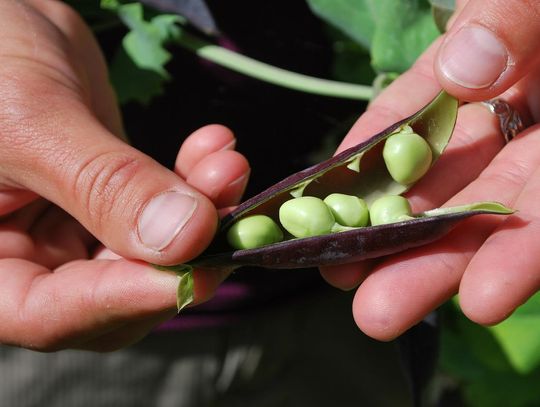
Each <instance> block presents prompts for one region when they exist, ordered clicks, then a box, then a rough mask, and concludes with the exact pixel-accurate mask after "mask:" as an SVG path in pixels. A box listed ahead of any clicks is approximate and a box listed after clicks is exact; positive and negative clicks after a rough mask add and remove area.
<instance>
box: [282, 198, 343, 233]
mask: <svg viewBox="0 0 540 407" xmlns="http://www.w3.org/2000/svg"><path fill="white" fill-rule="evenodd" d="M279 221H280V222H281V224H282V225H283V227H284V228H285V229H286V230H287V231H288V232H289V233H290V234H291V235H293V236H294V237H310V236H318V235H324V234H327V233H330V232H331V231H332V226H334V224H335V223H336V221H335V219H334V216H333V215H332V212H331V211H330V208H329V207H328V206H326V204H325V203H324V202H323V200H322V199H320V198H316V197H313V196H302V197H299V198H294V199H291V200H289V201H287V202H285V203H284V204H283V205H281V207H280V208H279Z"/></svg>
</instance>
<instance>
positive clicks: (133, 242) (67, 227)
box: [0, 0, 249, 350]
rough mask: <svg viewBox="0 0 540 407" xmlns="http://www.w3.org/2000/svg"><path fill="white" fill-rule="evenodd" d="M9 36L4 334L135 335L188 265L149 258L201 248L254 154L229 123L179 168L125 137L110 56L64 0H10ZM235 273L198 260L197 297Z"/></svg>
mask: <svg viewBox="0 0 540 407" xmlns="http://www.w3.org/2000/svg"><path fill="white" fill-rule="evenodd" d="M0 37H1V38H2V42H1V43H0V96H1V97H0V163H1V164H0V298H1V300H0V302H1V304H2V313H1V316H0V342H1V343H5V344H12V345H17V346H23V347H27V348H32V349H39V350H55V349H61V348H67V347H71V348H84V349H97V350H110V349H115V348H118V347H122V346H125V345H127V344H129V343H132V342H134V341H136V340H138V339H140V338H141V337H142V336H144V335H145V334H146V333H148V332H149V331H150V330H151V329H152V327H153V326H155V325H156V324H157V323H159V322H160V321H163V320H165V319H167V318H170V317H171V316H172V315H174V313H175V312H176V311H175V309H176V295H175V294H176V286H177V284H178V277H177V276H176V275H174V274H173V273H169V272H162V271H157V270H155V269H154V268H153V267H151V266H150V265H148V264H147V262H149V263H157V264H162V265H170V264H176V263H181V262H184V261H186V260H189V259H191V258H193V257H195V256H196V255H197V254H199V253H200V252H201V251H202V250H203V249H204V248H205V247H206V246H207V245H208V243H209V242H210V241H211V239H212V237H213V235H214V232H215V229H216V226H217V222H218V219H217V213H216V207H217V208H221V207H226V206H229V205H234V204H236V203H237V202H238V200H239V199H240V196H241V194H242V190H243V188H244V186H245V183H246V181H247V174H248V172H249V168H248V164H247V162H246V160H245V159H244V158H243V157H242V156H241V155H240V154H238V153H236V152H234V151H232V149H233V148H234V137H233V135H232V134H231V132H230V131H229V130H227V129H225V128H223V127H221V126H208V127H204V128H202V129H200V130H198V131H197V132H195V133H194V134H193V135H192V136H191V137H190V138H189V139H188V140H187V141H186V142H185V143H184V145H183V146H182V148H181V151H180V152H179V154H178V161H177V166H176V168H175V171H174V172H173V171H169V170H167V169H166V168H163V167H162V166H161V165H159V164H158V163H157V162H155V161H153V160H152V159H151V158H149V157H147V156H145V155H144V154H143V153H141V152H139V151H137V150H136V149H134V148H132V147H130V146H129V145H128V144H126V143H125V142H123V141H122V140H121V139H120V138H119V137H117V136H120V135H121V134H122V126H121V120H120V115H119V112H118V108H117V106H116V103H115V99H114V96H113V92H112V90H111V88H110V86H109V84H108V81H107V72H106V65H105V62H104V60H103V57H102V55H101V53H100V51H99V49H98V46H97V44H96V43H95V41H94V39H93V37H92V35H91V33H90V31H89V29H88V28H87V27H86V26H85V25H84V23H83V22H82V20H81V19H80V18H79V17H78V16H77V14H76V13H75V12H73V11H72V10H71V9H70V8H68V7H67V6H66V5H65V4H63V3H62V2H59V1H53V0H46V1H44V0H36V1H19V0H8V1H3V2H0ZM216 174H220V177H216ZM224 174H225V176H224ZM207 197H209V198H210V199H208V198H207ZM94 236H95V237H96V238H97V239H98V240H99V241H100V242H101V243H102V244H103V246H102V247H99V246H98V243H97V240H96V238H94ZM114 253H116V254H114ZM120 256H122V257H120ZM129 259H138V260H129ZM224 277H225V276H224V275H223V273H218V272H214V273H212V272H204V273H203V272H197V271H196V272H195V275H194V286H195V288H194V291H195V293H194V296H195V302H201V301H204V300H205V299H207V298H208V297H210V296H211V294H212V292H213V290H214V289H215V288H216V287H217V285H218V284H219V283H220V282H221V280H222V279H223V278H224Z"/></svg>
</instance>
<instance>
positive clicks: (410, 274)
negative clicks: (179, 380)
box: [321, 1, 540, 340]
mask: <svg viewBox="0 0 540 407" xmlns="http://www.w3.org/2000/svg"><path fill="white" fill-rule="evenodd" d="M525 4H526V5H527V7H525ZM460 6H461V9H460V10H461V12H459V13H458V14H457V17H455V18H454V19H453V25H452V26H451V27H450V29H449V32H448V34H447V35H445V36H444V37H443V38H442V39H439V40H438V41H436V42H435V43H434V44H433V45H432V46H431V47H430V49H429V50H427V51H426V52H425V53H424V55H422V57H421V58H420V59H419V60H418V61H417V63H416V64H415V65H414V66H413V67H412V68H411V70H410V71H408V72H407V73H405V74H404V75H402V76H401V77H400V78H398V79H397V80H396V81H395V82H394V83H393V84H392V85H390V86H389V87H388V88H387V89H386V90H385V91H384V92H383V93H382V94H381V95H380V97H378V98H377V100H376V101H374V102H373V103H372V105H371V106H370V108H369V109H368V111H367V112H366V113H365V114H364V115H362V117H361V118H360V119H359V120H358V121H357V123H356V124H355V126H354V127H353V129H352V130H351V131H350V133H349V134H348V136H347V137H346V139H345V140H344V142H343V144H342V145H341V147H340V149H344V148H346V147H347V146H351V145H354V144H356V143H358V142H359V141H361V140H364V139H366V138H367V137H368V136H370V135H372V134H374V133H376V132H377V131H380V130H382V129H384V128H385V127H387V126H388V125H390V124H392V123H394V122H396V121H398V120H399V119H401V118H403V117H406V116H408V115H409V114H411V113H413V112H415V111H416V110H418V109H419V108H420V107H421V106H422V105H424V104H425V103H426V102H428V101H429V100H430V99H431V98H432V97H433V96H435V94H436V93H437V92H438V90H439V89H440V83H441V84H442V85H443V86H444V87H445V89H446V90H448V91H449V92H450V93H452V94H454V95H456V96H458V97H460V98H462V99H464V100H469V101H479V100H485V99H489V98H492V97H495V96H499V95H500V96H499V97H501V98H502V99H504V100H506V101H507V102H509V103H510V105H511V106H513V107H515V108H516V109H517V110H518V111H519V112H520V114H521V116H522V117H523V118H524V120H525V122H526V123H527V124H529V125H530V127H529V128H528V129H527V130H525V131H523V132H522V133H521V134H519V135H518V137H516V138H515V139H514V140H513V141H511V142H510V143H509V144H507V145H506V146H505V145H504V139H503V136H502V135H501V131H500V128H499V124H498V121H497V119H496V117H495V116H494V115H493V114H491V113H490V112H489V111H488V109H487V108H486V107H484V106H482V105H480V104H465V105H463V106H461V107H460V109H459V115H458V121H457V125H456V129H455V132H454V136H453V138H452V141H451V143H450V145H449V146H448V149H447V151H446V152H445V154H444V155H443V156H442V157H441V159H440V160H439V161H438V162H437V163H436V165H435V166H434V167H433V169H432V170H431V171H430V172H429V173H428V174H427V175H426V177H425V178H424V179H422V180H421V181H420V182H419V183H418V184H417V185H415V187H414V188H412V189H411V191H410V192H409V193H408V194H407V197H408V198H409V199H410V200H411V203H412V206H413V209H414V210H415V211H422V210H426V209H429V208H434V207H438V206H442V205H443V204H444V205H445V206H446V205H458V204H464V203H467V202H472V201H481V200H497V201H500V202H502V203H504V204H505V205H508V206H509V207H512V208H515V209H516V210H517V213H516V214H514V215H512V216H510V217H507V218H506V219H500V218H494V217H483V218H476V219H470V220H467V221H465V222H463V223H462V224H460V225H459V226H458V227H457V228H456V229H454V231H452V232H451V233H450V234H449V235H448V236H446V237H445V238H443V239H441V240H439V241H438V242H435V243H433V244H430V245H428V246H424V247H420V248H417V249H413V250H409V251H407V252H405V253H402V254H398V255H394V256H389V257H387V258H384V259H380V260H376V261H372V262H365V263H358V264H350V265H345V266H338V267H325V268H322V270H321V272H322V274H323V276H324V277H325V278H326V279H327V280H328V281H329V282H330V283H331V284H333V285H335V286H337V287H341V288H343V289H352V288H354V287H356V286H357V285H358V284H360V283H361V285H360V286H359V287H358V289H357V292H356V295H355V298H354V302H353V314H354V317H355V320H356V323H357V324H358V326H359V327H360V329H362V330H363V331H364V332H365V333H366V334H368V335H370V336H372V337H373V338H376V339H380V340H391V339H394V338H395V337H397V336H399V335H400V334H402V333H403V332H404V331H406V330H407V329H408V328H410V327H411V326H413V325H415V324H416V323H418V322H419V321H421V320H422V319H423V318H424V316H425V315H427V314H428V313H429V312H430V311H432V310H433V309H435V308H436V307H437V306H439V305H440V304H442V303H443V302H445V301H446V300H448V299H449V298H451V297H452V296H453V295H454V294H456V293H459V300H460V304H461V308H462V310H463V312H464V313H465V314H466V315H467V316H468V317H469V318H470V319H471V320H473V321H475V322H477V323H480V324H487V325H489V324H495V323H498V322H500V321H502V320H504V319H505V318H507V317H508V316H509V315H510V314H511V313H512V312H513V310H514V309H515V308H516V307H518V306H519V305H521V304H522V303H523V302H525V301H526V300H527V299H528V298H529V297H530V296H531V295H533V294H534V293H535V292H536V291H537V290H538V289H539V287H540V272H539V270H540V256H539V255H538V253H540V241H539V240H538V239H536V237H535V236H536V233H537V232H538V230H539V228H540V218H539V217H538V215H537V209H538V208H537V202H538V200H539V199H540V173H539V172H538V168H539V166H540V148H539V147H538V146H539V142H540V126H539V125H538V124H534V123H538V122H539V121H540V104H539V103H538V101H539V100H540V67H539V63H540V62H539V59H538V55H540V53H539V51H540V35H539V34H540V22H539V21H540V20H538V18H537V16H538V13H539V12H540V4H538V3H536V2H523V1H470V2H461V3H460ZM508 16H515V17H516V18H515V19H512V18H508ZM469 25H475V26H478V25H482V26H483V27H486V28H482V30H484V29H485V30H492V32H495V33H497V34H496V36H497V37H498V40H499V41H501V44H503V45H502V46H501V49H503V50H504V51H503V54H505V55H506V56H504V57H501V56H500V55H499V56H497V55H495V56H493V55H492V57H491V59H490V57H489V56H488V55H484V54H485V52H484V54H482V52H481V51H479V50H478V49H477V47H482V46H486V44H488V45H490V46H491V47H492V48H493V49H495V48H497V47H498V46H497V45H494V43H493V40H489V39H487V38H486V36H487V35H488V34H486V33H484V32H482V34H479V37H478V38H480V40H481V42H480V43H479V44H476V48H475V47H474V46H473V44H472V43H469V45H468V46H467V45H463V44H460V45H455V43H454V42H453V41H457V40H459V38H458V37H459V36H460V35H462V34H463V32H464V31H466V30H469V29H468V28H466V27H468V26H469ZM460 30H461V31H460ZM460 32H461V34H460ZM458 44H459V43H458ZM467 47H468V48H467ZM491 52H492V53H496V52H495V51H491ZM488 54H489V52H488ZM481 55H482V56H481ZM486 62H487V64H485V65H484V63H486ZM467 64H468V65H467ZM460 75H461V78H460V79H458V77H459V76H460ZM503 147H504V148H503Z"/></svg>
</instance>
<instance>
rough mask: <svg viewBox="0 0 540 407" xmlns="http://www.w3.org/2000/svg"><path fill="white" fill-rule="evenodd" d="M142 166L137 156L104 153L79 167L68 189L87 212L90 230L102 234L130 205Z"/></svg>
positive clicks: (133, 198)
mask: <svg viewBox="0 0 540 407" xmlns="http://www.w3.org/2000/svg"><path fill="white" fill-rule="evenodd" d="M143 165H144V163H143V162H142V159H141V158H139V157H133V156H131V155H128V154H125V153H118V152H114V151H107V152H103V153H100V154H98V155H96V156H94V157H92V158H91V159H89V160H87V161H86V162H84V163H83V164H81V165H80V166H79V168H78V170H77V171H76V173H75V176H74V179H73V184H72V186H71V189H70V190H71V192H72V193H73V196H75V197H77V198H76V199H77V200H78V203H79V204H81V205H82V206H83V207H84V208H86V209H87V210H88V214H89V219H88V220H87V221H88V222H89V223H90V225H89V226H90V227H91V229H92V230H93V231H97V232H99V231H102V230H103V229H104V228H105V227H106V225H107V224H108V223H109V222H110V221H111V219H114V216H115V215H118V214H120V215H121V214H123V213H124V212H125V209H126V208H127V207H129V206H131V205H132V204H133V202H134V201H135V191H136V188H133V187H132V185H133V183H134V179H135V178H136V177H137V175H138V174H139V172H140V170H141V168H142V167H143Z"/></svg>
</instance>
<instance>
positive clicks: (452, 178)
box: [321, 104, 504, 289]
mask: <svg viewBox="0 0 540 407" xmlns="http://www.w3.org/2000/svg"><path fill="white" fill-rule="evenodd" d="M503 144H504V139H503V137H502V135H501V134H500V129H499V125H498V122H497V120H496V119H495V118H494V116H493V115H492V114H491V113H490V112H489V111H488V110H487V109H486V108H485V107H483V106H481V105H479V104H469V105H464V106H462V107H460V108H459V114H458V120H457V123H456V128H455V130H454V134H453V136H452V140H451V142H450V144H449V146H448V147H447V149H446V150H445V153H444V154H443V155H442V156H441V158H440V159H439V160H438V161H437V163H436V164H435V165H434V167H433V168H432V169H430V171H429V172H428V173H427V174H426V175H425V176H424V177H423V178H422V180H420V181H419V182H418V183H417V184H416V185H415V186H414V187H413V188H412V189H411V190H410V191H409V192H408V193H407V198H408V199H409V201H410V202H411V206H412V208H413V211H414V212H421V211H424V210H428V209H433V208H436V207H439V206H441V205H442V204H443V203H444V202H446V201H447V200H448V199H449V198H450V197H451V196H453V195H454V194H456V193H457V192H459V191H460V190H461V189H462V188H464V187H465V186H466V185H467V184H468V183H469V182H471V181H473V180H474V179H476V178H477V177H478V175H479V174H480V173H481V172H482V170H483V169H484V168H485V167H486V166H487V165H488V164H489V163H490V162H491V160H492V159H493V157H495V155H496V154H497V153H498V152H499V151H500V149H501V148H502V146H503ZM370 266H371V263H370V262H364V263H356V264H354V265H347V266H333V267H325V268H321V274H322V275H323V277H324V278H325V279H326V280H327V281H328V282H329V283H330V284H332V285H334V286H336V287H339V288H342V289H350V288H352V287H354V286H357V285H359V284H360V283H361V282H362V281H363V280H364V279H365V278H366V276H367V275H368V273H369V270H370V268H371V267H370ZM352 270H354V272H353V271H352Z"/></svg>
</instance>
